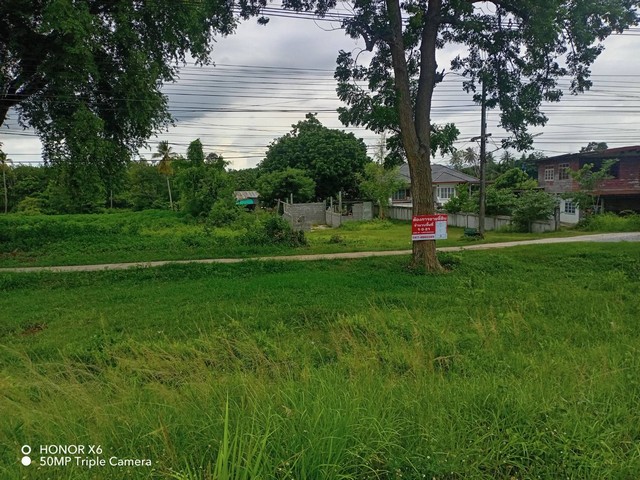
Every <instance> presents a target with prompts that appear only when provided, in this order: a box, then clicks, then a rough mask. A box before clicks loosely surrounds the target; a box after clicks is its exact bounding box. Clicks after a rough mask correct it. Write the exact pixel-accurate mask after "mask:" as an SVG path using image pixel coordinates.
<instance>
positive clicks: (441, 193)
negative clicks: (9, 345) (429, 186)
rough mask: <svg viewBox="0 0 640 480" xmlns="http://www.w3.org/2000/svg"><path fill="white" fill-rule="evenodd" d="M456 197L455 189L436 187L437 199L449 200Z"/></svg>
mask: <svg viewBox="0 0 640 480" xmlns="http://www.w3.org/2000/svg"><path fill="white" fill-rule="evenodd" d="M455 196H456V189H455V188H453V187H438V198H440V199H442V200H449V199H450V198H453V197H455Z"/></svg>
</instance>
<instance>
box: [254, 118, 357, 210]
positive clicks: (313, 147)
mask: <svg viewBox="0 0 640 480" xmlns="http://www.w3.org/2000/svg"><path fill="white" fill-rule="evenodd" d="M369 161H370V160H369V158H368V157H367V147H366V145H365V143H364V142H363V141H362V140H361V139H359V138H356V137H355V135H353V133H346V132H344V131H342V130H335V129H330V128H327V127H325V126H323V125H322V123H320V121H319V120H318V119H317V118H316V116H315V115H313V114H311V113H309V114H307V115H306V119H305V120H303V121H301V122H298V123H297V124H295V125H293V130H292V131H291V132H290V133H287V134H286V135H284V136H283V137H280V138H278V139H277V140H275V141H274V142H273V143H272V144H271V145H270V146H269V149H268V150H267V155H266V157H265V159H264V160H263V161H262V162H261V163H260V165H259V168H260V170H261V172H265V173H273V172H277V171H284V170H286V169H287V168H295V169H299V170H304V171H305V172H306V174H307V175H308V176H309V177H310V178H312V179H313V181H314V182H315V185H316V187H315V188H316V190H315V197H316V198H327V197H330V196H335V195H337V194H338V192H340V191H344V192H346V194H347V196H351V197H355V196H357V192H358V177H357V175H358V174H362V173H364V166H365V165H366V164H367V163H368V162H369Z"/></svg>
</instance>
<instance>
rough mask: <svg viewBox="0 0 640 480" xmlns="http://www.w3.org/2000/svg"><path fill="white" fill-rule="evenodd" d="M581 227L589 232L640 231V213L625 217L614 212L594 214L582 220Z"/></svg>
mask: <svg viewBox="0 0 640 480" xmlns="http://www.w3.org/2000/svg"><path fill="white" fill-rule="evenodd" d="M580 228H581V229H583V230H585V231H588V232H639V231H640V215H638V214H631V215H627V216H625V217H621V216H618V215H615V214H613V213H603V214H601V215H592V216H590V217H588V218H587V219H585V220H584V221H583V222H581V225H580Z"/></svg>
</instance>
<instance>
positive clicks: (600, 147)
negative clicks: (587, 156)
mask: <svg viewBox="0 0 640 480" xmlns="http://www.w3.org/2000/svg"><path fill="white" fill-rule="evenodd" d="M608 148H609V146H608V145H607V144H606V143H605V142H589V143H588V144H587V146H586V147H582V148H581V149H580V153H589V152H603V151H604V150H606V149H608Z"/></svg>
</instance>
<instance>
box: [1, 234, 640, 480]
mask: <svg viewBox="0 0 640 480" xmlns="http://www.w3.org/2000/svg"><path fill="white" fill-rule="evenodd" d="M390 228H391V227H390ZM638 253H639V249H638V246H637V245H635V244H616V245H610V244H572V245H546V246H537V247H533V246H531V247H518V248H517V249H506V250H500V251H491V252H489V251H487V252H464V253H461V254H457V255H456V256H447V257H446V260H447V263H448V264H449V265H452V266H453V269H452V271H450V272H449V273H447V274H443V275H436V276H434V275H416V274H415V273H412V272H411V271H409V270H407V269H406V267H405V266H406V264H407V260H408V259H406V258H401V257H392V258H376V259H365V260H357V261H356V260H353V261H332V262H328V261H322V262H303V263H288V262H248V263H243V264H237V265H173V266H167V267H162V268H156V269H135V270H127V271H107V272H93V273H75V274H52V273H39V274H8V273H3V274H0V288H1V290H0V291H1V292H2V293H1V294H0V312H2V318H3V321H2V322H1V323H0V344H1V346H0V352H1V353H0V417H1V418H2V419H3V421H2V422H0V477H1V478H7V479H14V478H15V479H18V478H24V477H25V476H26V478H34V479H44V478H56V479H58V478H60V479H76V478H79V479H89V478H91V479H119V478H134V479H136V478H140V479H142V478H173V479H189V480H190V479H214V478H215V479H221V480H222V479H241V478H264V479H292V478H293V479H296V480H298V479H309V480H311V479H342V480H344V479H407V478H409V479H422V478H437V479H467V478H471V479H476V478H477V479H494V478H503V479H512V478H544V479H546V478H576V479H584V478H594V479H595V478H598V479H599V478H625V479H626V478H638V477H640V448H639V447H638V445H640V418H639V417H640V415H639V414H638V408H637V407H638V403H639V402H640V330H639V329H638V324H637V322H638V318H640V302H638V296H637V292H638V291H639V288H640V255H638ZM68 443H72V444H85V445H86V444H93V445H101V447H102V449H103V451H104V456H105V457H106V458H109V457H111V456H117V457H123V458H148V459H151V460H152V461H153V466H152V467H137V468H134V467H130V468H128V469H127V468H115V467H108V466H107V467H104V468H95V469H92V470H90V471H89V470H87V469H82V468H76V467H66V468H63V467H41V468H38V467H37V466H36V465H31V466H30V467H22V466H21V465H19V464H18V463H17V462H18V459H19V458H20V456H21V455H20V453H19V451H20V447H21V446H22V445H24V444H30V445H33V446H38V445H43V444H68ZM34 459H35V457H34ZM36 460H37V459H36Z"/></svg>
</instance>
